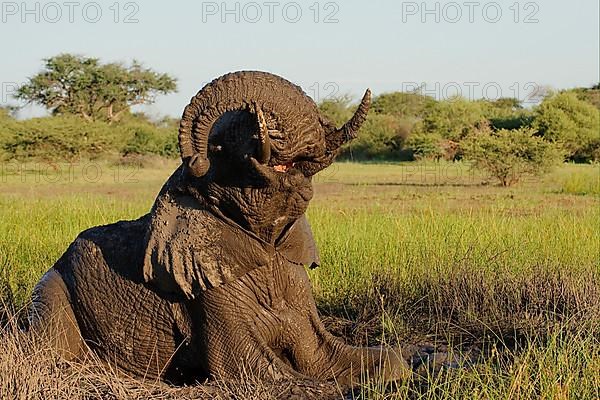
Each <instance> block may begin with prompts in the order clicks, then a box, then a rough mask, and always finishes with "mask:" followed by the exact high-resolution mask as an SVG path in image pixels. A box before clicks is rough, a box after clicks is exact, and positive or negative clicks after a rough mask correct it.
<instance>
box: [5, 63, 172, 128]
mask: <svg viewBox="0 0 600 400" xmlns="http://www.w3.org/2000/svg"><path fill="white" fill-rule="evenodd" d="M44 62H45V65H44V70H43V71H41V72H39V73H38V74H37V75H35V76H33V77H31V78H29V80H28V82H27V83H25V84H24V85H22V86H21V87H19V89H18V90H17V93H16V95H15V97H16V98H17V99H20V100H25V101H27V102H29V103H38V104H40V105H42V106H44V107H46V108H48V109H49V110H50V111H51V112H52V114H54V115H57V114H76V115H80V116H81V117H83V118H85V119H86V120H96V119H105V120H107V121H109V122H114V121H117V120H118V119H119V117H120V116H121V115H122V114H123V113H124V112H126V111H128V110H129V109H130V107H131V106H134V105H138V104H151V103H153V102H154V101H155V98H156V96H157V95H158V94H167V93H171V92H174V91H175V90H176V89H177V85H176V80H175V79H174V78H172V77H170V76H169V75H167V74H160V73H158V72H154V71H152V70H151V69H147V68H144V67H143V66H142V65H141V64H140V63H139V62H137V61H133V63H132V64H131V65H130V66H126V65H124V64H121V63H108V64H102V63H100V61H99V60H98V59H97V58H87V57H82V56H77V55H72V54H60V55H58V56H55V57H51V58H48V59H45V60H44Z"/></svg>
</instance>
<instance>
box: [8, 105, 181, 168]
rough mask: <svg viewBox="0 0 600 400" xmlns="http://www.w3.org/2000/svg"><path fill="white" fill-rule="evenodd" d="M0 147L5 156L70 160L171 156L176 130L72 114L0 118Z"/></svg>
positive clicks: (172, 154) (140, 122)
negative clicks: (144, 155) (127, 155)
mask: <svg viewBox="0 0 600 400" xmlns="http://www.w3.org/2000/svg"><path fill="white" fill-rule="evenodd" d="M0 146H1V148H2V150H3V152H4V157H3V158H5V159H18V160H25V159H33V160H48V161H73V160H77V159H99V158H103V159H109V158H114V157H119V156H120V155H123V154H131V153H134V154H156V155H159V156H162V157H175V156H176V155H177V154H178V150H177V131H176V130H175V129H173V128H171V127H167V128H159V127H157V126H155V125H153V124H152V123H150V122H148V121H143V120H139V119H132V120H131V121H130V122H127V123H120V124H109V123H106V122H101V121H95V122H87V121H84V120H82V119H81V118H78V117H76V116H54V117H44V118H33V119H29V120H24V121H17V120H14V119H2V118H0Z"/></svg>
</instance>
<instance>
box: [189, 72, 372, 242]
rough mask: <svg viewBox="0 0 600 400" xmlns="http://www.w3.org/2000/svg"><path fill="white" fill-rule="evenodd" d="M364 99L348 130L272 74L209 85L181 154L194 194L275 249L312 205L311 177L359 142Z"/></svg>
mask: <svg viewBox="0 0 600 400" xmlns="http://www.w3.org/2000/svg"><path fill="white" fill-rule="evenodd" d="M370 100H371V94H370V91H369V90H367V92H366V93H365V95H364V97H363V99H362V101H361V103H360V105H359V107H358V109H357V110H356V113H355V114H354V116H353V117H352V118H351V119H350V120H349V121H348V122H347V123H346V124H344V125H343V126H342V127H341V128H337V127H335V126H334V125H333V124H332V123H331V122H330V121H328V120H327V118H325V117H324V116H323V115H321V113H320V112H319V110H318V108H317V106H316V104H315V102H314V101H313V100H312V99H311V98H310V97H308V96H307V95H306V94H305V93H304V92H303V91H302V89H301V88H299V87H298V86H296V85H294V84H292V83H290V82H289V81H287V80H285V79H283V78H281V77H279V76H276V75H273V74H270V73H266V72H253V71H244V72H235V73H230V74H227V75H224V76H222V77H220V78H217V79H215V80H214V81H212V82H211V83H209V84H208V85H206V86H205V87H204V88H203V89H202V90H200V92H198V94H197V95H196V96H194V97H193V98H192V100H191V102H190V104H189V105H188V106H187V107H186V108H185V110H184V113H183V116H182V119H181V124H180V128H179V146H180V150H181V157H182V159H183V164H184V171H185V174H186V180H187V185H188V190H189V191H190V192H192V193H193V194H194V195H195V196H196V197H197V198H200V199H202V200H203V201H205V202H206V203H208V205H210V206H212V207H216V208H218V209H219V210H220V211H221V212H223V213H224V214H226V215H227V216H229V217H230V218H232V219H233V220H235V221H236V222H237V223H239V224H240V225H242V226H244V227H245V228H247V229H249V230H251V231H253V232H255V233H257V234H259V235H260V236H261V237H263V238H264V239H266V240H268V241H274V240H275V239H276V238H277V236H278V234H279V233H280V232H281V231H282V230H283V229H284V228H285V226H287V225H288V224H289V223H290V222H292V221H294V220H296V219H297V218H298V217H299V216H301V215H302V214H303V213H304V212H305V211H306V208H307V206H308V202H309V201H310V199H311V198H312V193H313V192H312V185H311V177H312V176H313V175H315V174H316V173H317V172H319V171H321V170H322V169H324V168H326V167H327V166H329V165H330V164H331V163H332V162H333V160H334V158H335V156H336V155H337V153H338V150H339V148H340V146H342V145H343V144H344V143H346V142H347V141H349V140H351V139H353V138H354V137H356V135H357V133H358V130H359V128H360V126H361V125H362V123H363V122H364V120H365V118H366V116H367V112H368V109H369V105H370Z"/></svg>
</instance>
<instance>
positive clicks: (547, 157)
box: [461, 128, 562, 186]
mask: <svg viewBox="0 0 600 400" xmlns="http://www.w3.org/2000/svg"><path fill="white" fill-rule="evenodd" d="M461 147H462V151H463V153H464V156H465V158H466V159H467V160H470V161H472V162H473V165H474V166H475V167H477V168H480V169H482V170H485V171H487V172H488V173H489V174H490V175H491V176H493V177H495V178H497V179H498V180H499V181H500V183H501V184H502V186H510V185H512V184H514V183H517V182H518V181H519V180H520V179H521V178H522V177H523V176H525V175H533V176H539V175H541V174H543V173H545V172H548V171H549V170H550V169H551V168H552V167H553V166H555V165H556V164H558V163H559V162H560V159H561V157H562V154H561V153H560V152H559V151H558V150H557V148H556V146H554V145H553V144H551V143H549V142H547V141H545V140H544V139H543V138H541V137H538V136H536V132H535V130H533V129H531V128H521V129H516V130H507V129H500V130H498V131H495V132H494V131H492V130H490V129H484V130H481V131H479V132H477V133H476V134H473V135H471V136H470V137H469V138H467V139H466V140H465V141H464V142H463V143H462V144H461Z"/></svg>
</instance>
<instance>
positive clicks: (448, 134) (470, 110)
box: [418, 97, 485, 142]
mask: <svg viewBox="0 0 600 400" xmlns="http://www.w3.org/2000/svg"><path fill="white" fill-rule="evenodd" d="M483 121H485V117H484V114H483V110H482V107H481V105H480V104H479V103H477V102H470V101H468V100H466V99H464V98H461V97H456V98H452V99H448V100H444V101H439V102H436V103H433V104H431V105H429V106H428V107H427V108H426V110H425V111H424V116H423V120H422V121H421V124H420V126H419V128H418V131H419V132H421V133H437V134H438V135H440V136H441V137H442V138H444V139H448V140H452V141H454V142H460V141H461V140H462V139H463V138H465V137H466V136H468V135H469V134H470V133H472V132H473V130H474V129H476V128H477V126H478V125H479V124H481V123H482V122H483Z"/></svg>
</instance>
